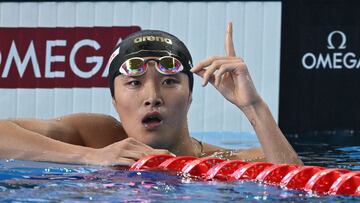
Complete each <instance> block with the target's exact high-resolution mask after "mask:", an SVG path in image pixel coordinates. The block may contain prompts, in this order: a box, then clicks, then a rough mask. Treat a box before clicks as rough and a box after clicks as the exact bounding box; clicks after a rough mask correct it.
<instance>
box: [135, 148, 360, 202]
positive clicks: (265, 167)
mask: <svg viewBox="0 0 360 203" xmlns="http://www.w3.org/2000/svg"><path fill="white" fill-rule="evenodd" d="M130 170H134V171H137V170H164V171H174V172H181V173H182V174H185V175H191V176H195V177H197V178H199V179H203V180H218V181H236V180H256V181H261V182H263V183H267V184H273V185H280V186H282V187H286V188H289V189H299V190H305V191H308V192H314V193H317V194H328V195H355V196H360V171H350V170H346V169H326V168H323V167H318V166H296V165H292V164H272V163H266V162H244V161H240V160H232V161H225V160H223V159H220V158H214V157H206V158H196V157H191V156H177V157H174V156H171V155H151V156H147V157H144V158H142V159H140V160H138V161H137V162H135V163H134V164H133V165H132V166H131V167H130Z"/></svg>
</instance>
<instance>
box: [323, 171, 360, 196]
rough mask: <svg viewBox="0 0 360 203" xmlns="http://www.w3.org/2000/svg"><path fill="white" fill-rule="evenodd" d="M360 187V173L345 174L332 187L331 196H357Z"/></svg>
mask: <svg viewBox="0 0 360 203" xmlns="http://www.w3.org/2000/svg"><path fill="white" fill-rule="evenodd" d="M358 187H360V171H356V172H350V173H345V174H343V175H342V176H340V177H339V178H338V179H337V180H336V181H335V182H334V183H333V184H332V186H331V187H330V190H329V194H331V195H356V193H357V189H358Z"/></svg>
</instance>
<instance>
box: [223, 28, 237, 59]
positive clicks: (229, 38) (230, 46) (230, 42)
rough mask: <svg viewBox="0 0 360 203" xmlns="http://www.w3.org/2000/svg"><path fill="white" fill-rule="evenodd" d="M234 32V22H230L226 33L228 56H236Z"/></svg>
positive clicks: (226, 51)
mask: <svg viewBox="0 0 360 203" xmlns="http://www.w3.org/2000/svg"><path fill="white" fill-rule="evenodd" d="M232 33H233V28H232V22H229V23H228V26H227V28H226V33H225V53H226V56H236V53H235V49H234V42H233V37H232Z"/></svg>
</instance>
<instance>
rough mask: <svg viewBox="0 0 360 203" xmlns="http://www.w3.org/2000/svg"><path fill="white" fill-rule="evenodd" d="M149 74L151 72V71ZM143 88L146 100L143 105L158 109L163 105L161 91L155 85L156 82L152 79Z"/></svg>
mask: <svg viewBox="0 0 360 203" xmlns="http://www.w3.org/2000/svg"><path fill="white" fill-rule="evenodd" d="M148 71H149V70H148ZM149 72H153V70H151V71H149ZM155 74H157V73H156V71H155ZM150 75H151V74H150ZM145 86H146V88H145V89H144V90H145V92H146V99H145V100H144V105H145V106H150V107H159V106H161V105H163V104H164V101H163V99H162V95H161V90H160V87H159V86H158V84H157V80H156V79H153V80H151V81H149V82H148V83H147V84H146V85H145Z"/></svg>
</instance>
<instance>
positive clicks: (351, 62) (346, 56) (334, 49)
mask: <svg viewBox="0 0 360 203" xmlns="http://www.w3.org/2000/svg"><path fill="white" fill-rule="evenodd" d="M339 37H340V38H339ZM335 39H337V40H335ZM338 39H340V41H339V40H338ZM346 40H347V39H346V35H345V33H344V32H342V31H339V30H334V31H332V32H330V33H329V35H328V37H327V43H328V45H327V47H326V48H327V50H322V51H319V52H318V51H315V52H306V53H304V55H303V56H302V58H301V64H302V66H303V67H304V68H305V69H307V70H314V69H315V70H325V69H330V70H336V69H360V57H359V54H358V53H356V52H353V51H352V50H349V51H347V50H344V49H346V48H347V46H346ZM310 45H312V44H310Z"/></svg>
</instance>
